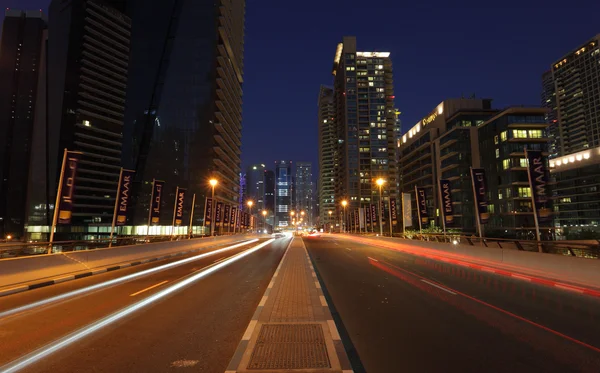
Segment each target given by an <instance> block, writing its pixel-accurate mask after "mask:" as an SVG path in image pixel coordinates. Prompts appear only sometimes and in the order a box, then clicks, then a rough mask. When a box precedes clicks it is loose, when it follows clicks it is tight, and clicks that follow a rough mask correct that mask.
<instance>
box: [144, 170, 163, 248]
mask: <svg viewBox="0 0 600 373" xmlns="http://www.w3.org/2000/svg"><path fill="white" fill-rule="evenodd" d="M164 185H165V182H164V181H162V180H156V179H152V194H151V196H150V211H149V212H148V228H147V229H146V240H147V239H148V235H149V234H150V224H158V223H159V221H160V203H161V199H162V189H163V186H164Z"/></svg>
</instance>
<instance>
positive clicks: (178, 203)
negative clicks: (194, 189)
mask: <svg viewBox="0 0 600 373" xmlns="http://www.w3.org/2000/svg"><path fill="white" fill-rule="evenodd" d="M185 191H186V190H185V189H183V188H179V187H177V195H176V196H175V226H177V227H178V226H180V225H181V223H182V222H183V202H184V200H185Z"/></svg>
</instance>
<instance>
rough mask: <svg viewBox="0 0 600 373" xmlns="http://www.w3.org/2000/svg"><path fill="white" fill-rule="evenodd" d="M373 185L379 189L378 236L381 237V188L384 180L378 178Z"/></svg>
mask: <svg viewBox="0 0 600 373" xmlns="http://www.w3.org/2000/svg"><path fill="white" fill-rule="evenodd" d="M375 183H376V184H377V186H378V187H379V235H380V236H383V223H382V220H383V219H382V217H381V210H383V198H382V196H381V188H382V187H383V184H385V180H384V179H382V178H379V179H377V180H376V181H375Z"/></svg>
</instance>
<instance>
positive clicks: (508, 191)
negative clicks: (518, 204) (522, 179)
mask: <svg viewBox="0 0 600 373" xmlns="http://www.w3.org/2000/svg"><path fill="white" fill-rule="evenodd" d="M510 197H512V188H506V198H510Z"/></svg>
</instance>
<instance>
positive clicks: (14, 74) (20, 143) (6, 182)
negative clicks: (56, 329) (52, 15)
mask: <svg viewBox="0 0 600 373" xmlns="http://www.w3.org/2000/svg"><path fill="white" fill-rule="evenodd" d="M45 29H46V19H45V16H44V15H43V14H42V12H41V11H27V12H23V11H20V10H11V9H7V10H6V12H5V18H4V23H3V25H2V38H1V39H0V239H2V238H4V236H5V235H9V234H10V235H11V236H13V237H20V236H21V235H22V234H23V229H24V224H25V216H26V199H27V184H28V179H29V175H30V170H29V167H28V166H29V161H30V155H31V149H32V137H33V125H34V120H35V114H36V113H35V110H36V105H37V96H38V81H39V71H40V63H43V62H44V61H45V58H44V56H43V54H42V51H43V49H44V48H43V47H44V44H45V37H44V35H45Z"/></svg>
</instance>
